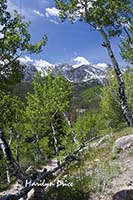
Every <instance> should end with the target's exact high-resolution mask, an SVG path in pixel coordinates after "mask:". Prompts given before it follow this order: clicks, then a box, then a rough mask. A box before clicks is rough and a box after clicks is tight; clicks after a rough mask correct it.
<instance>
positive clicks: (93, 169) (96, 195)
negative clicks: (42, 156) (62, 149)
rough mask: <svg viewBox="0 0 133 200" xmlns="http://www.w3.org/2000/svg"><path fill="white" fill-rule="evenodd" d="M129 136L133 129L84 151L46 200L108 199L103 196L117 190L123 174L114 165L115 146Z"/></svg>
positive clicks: (67, 169) (49, 191) (118, 133)
mask: <svg viewBox="0 0 133 200" xmlns="http://www.w3.org/2000/svg"><path fill="white" fill-rule="evenodd" d="M129 134H133V129H132V128H125V129H123V130H122V131H119V132H115V133H112V134H110V135H109V137H107V139H105V140H103V141H102V140H101V142H99V141H96V142H95V143H96V144H97V143H98V142H99V145H97V146H96V147H94V145H93V147H90V148H89V150H87V152H82V154H81V158H82V159H81V161H80V162H76V163H73V164H71V165H69V166H67V168H66V170H65V172H64V176H62V178H60V180H61V184H59V185H58V184H55V185H54V186H52V187H49V190H48V191H47V192H45V199H47V200H58V199H60V200H75V199H76V200H80V199H82V200H89V199H92V200H94V199H95V200H96V199H104V198H102V196H105V193H106V191H109V189H110V188H111V187H113V186H112V180H113V179H115V178H117V177H118V176H119V174H120V173H121V169H120V166H119V165H118V164H117V162H114V159H115V157H116V155H114V153H112V147H113V145H114V142H115V141H116V139H117V138H119V137H121V136H125V135H129ZM93 144H94V143H93ZM65 183H66V186H64V185H65ZM69 183H72V186H69ZM63 184H64V185H63ZM106 198H107V197H106ZM106 198H105V199H106Z"/></svg>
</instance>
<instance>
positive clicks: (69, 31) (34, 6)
mask: <svg viewBox="0 0 133 200" xmlns="http://www.w3.org/2000/svg"><path fill="white" fill-rule="evenodd" d="M8 5H9V10H10V11H12V10H14V9H16V10H18V11H19V12H20V8H21V14H22V15H24V16H25V18H26V20H30V21H31V25H30V27H29V31H30V34H31V39H32V42H37V41H38V40H39V39H41V36H42V35H43V33H46V34H47V37H48V42H47V44H46V46H45V47H44V48H43V51H42V52H41V53H40V54H32V55H27V56H26V57H25V55H23V61H24V60H25V62H26V61H31V62H33V60H35V61H40V63H43V64H45V62H46V61H47V62H48V63H52V64H54V63H70V64H76V63H77V62H78V63H79V62H88V63H95V64H96V63H111V62H110V59H109V57H108V54H107V52H106V49H105V48H103V47H102V46H101V44H102V42H103V40H102V38H101V36H100V35H99V33H98V32H97V31H93V30H91V29H90V27H89V26H88V25H87V24H85V23H83V22H76V23H74V24H71V22H68V21H67V22H65V23H62V22H61V21H60V19H59V18H58V10H57V9H56V8H55V5H54V0H38V1H37V0H8ZM111 42H112V47H113V49H114V52H115V54H116V57H117V59H118V61H119V63H120V65H121V66H122V67H124V66H125V63H124V62H123V61H122V59H121V57H120V55H119V52H120V50H119V47H118V42H119V39H118V38H116V39H113V40H112V41H111Z"/></svg>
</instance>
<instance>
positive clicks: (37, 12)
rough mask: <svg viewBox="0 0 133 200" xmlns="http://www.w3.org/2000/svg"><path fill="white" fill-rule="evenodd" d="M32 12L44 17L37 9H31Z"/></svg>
mask: <svg viewBox="0 0 133 200" xmlns="http://www.w3.org/2000/svg"><path fill="white" fill-rule="evenodd" d="M33 13H35V14H36V15H38V16H40V17H44V14H43V13H40V12H39V11H38V10H33Z"/></svg>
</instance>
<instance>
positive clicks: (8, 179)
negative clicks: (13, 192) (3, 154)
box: [6, 165, 11, 184]
mask: <svg viewBox="0 0 133 200" xmlns="http://www.w3.org/2000/svg"><path fill="white" fill-rule="evenodd" d="M6 179H7V183H8V184H10V183H11V180H10V172H9V167H8V165H6Z"/></svg>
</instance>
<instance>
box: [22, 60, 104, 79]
mask: <svg viewBox="0 0 133 200" xmlns="http://www.w3.org/2000/svg"><path fill="white" fill-rule="evenodd" d="M37 71H40V72H42V73H44V74H45V75H47V74H48V73H49V72H51V73H53V74H61V75H63V76H64V77H65V78H66V79H67V80H69V81H70V82H73V83H82V82H93V81H97V82H98V83H102V82H103V81H104V80H105V77H106V73H107V67H103V66H102V64H101V66H100V64H99V65H93V64H86V65H85V64H83V65H80V66H78V67H76V68H74V67H73V66H72V65H69V64H58V65H51V66H50V65H49V66H41V67H38V66H35V65H31V64H30V65H27V67H26V69H25V77H24V81H31V80H32V78H33V76H34V74H35V73H36V72H37Z"/></svg>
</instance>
